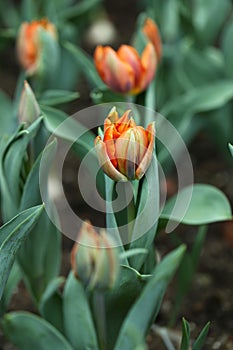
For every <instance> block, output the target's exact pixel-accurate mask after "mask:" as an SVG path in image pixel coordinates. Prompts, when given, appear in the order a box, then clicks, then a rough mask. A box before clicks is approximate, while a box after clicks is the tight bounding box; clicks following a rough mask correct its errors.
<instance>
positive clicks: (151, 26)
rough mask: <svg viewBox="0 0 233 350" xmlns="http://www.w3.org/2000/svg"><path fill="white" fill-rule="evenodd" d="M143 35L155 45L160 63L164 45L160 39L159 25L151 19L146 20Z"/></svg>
mask: <svg viewBox="0 0 233 350" xmlns="http://www.w3.org/2000/svg"><path fill="white" fill-rule="evenodd" d="M143 33H144V34H145V35H146V36H147V38H148V39H149V40H150V41H151V43H152V44H153V46H154V48H155V51H156V55H157V60H158V61H160V59H161V56H162V44H161V39H160V34H159V30H158V27H157V25H156V24H155V22H154V21H153V20H152V19H151V18H147V19H146V20H145V23H144V26H143Z"/></svg>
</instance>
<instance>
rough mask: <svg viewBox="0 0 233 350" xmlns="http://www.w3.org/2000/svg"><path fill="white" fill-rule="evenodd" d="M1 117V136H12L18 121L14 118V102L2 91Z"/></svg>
mask: <svg viewBox="0 0 233 350" xmlns="http://www.w3.org/2000/svg"><path fill="white" fill-rule="evenodd" d="M0 115H1V116H2V118H1V128H0V136H3V135H4V134H10V133H11V132H12V131H13V130H14V127H15V124H16V120H15V118H14V116H13V105H12V102H11V100H10V98H9V97H8V96H7V95H6V94H5V93H4V92H3V91H0Z"/></svg>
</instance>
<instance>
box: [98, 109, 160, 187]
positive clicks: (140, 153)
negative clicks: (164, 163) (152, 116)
mask: <svg viewBox="0 0 233 350" xmlns="http://www.w3.org/2000/svg"><path fill="white" fill-rule="evenodd" d="M130 112H131V111H130V110H128V111H126V112H125V113H124V114H123V115H122V116H121V118H119V116H118V113H117V111H116V109H115V107H114V108H113V109H112V110H111V112H110V113H109V115H108V117H107V118H106V119H105V122H104V136H103V140H102V139H101V137H100V136H97V137H96V139H95V147H96V152H97V156H98V159H99V163H100V166H101V167H102V169H103V171H104V172H105V173H106V174H107V175H108V176H109V177H111V179H113V180H115V181H128V180H133V179H137V180H139V179H141V178H142V176H143V175H144V174H145V172H146V170H147V169H148V167H149V165H150V162H151V159H152V155H153V149H154V140H155V125H154V122H153V123H150V124H149V125H148V127H147V129H146V130H145V129H144V128H143V127H142V126H137V125H136V123H135V121H134V119H133V118H130V119H129V114H130Z"/></svg>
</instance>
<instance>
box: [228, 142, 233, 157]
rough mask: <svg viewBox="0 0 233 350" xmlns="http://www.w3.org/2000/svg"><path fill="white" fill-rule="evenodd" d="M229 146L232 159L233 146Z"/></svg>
mask: <svg viewBox="0 0 233 350" xmlns="http://www.w3.org/2000/svg"><path fill="white" fill-rule="evenodd" d="M228 146H229V150H230V152H231V155H232V157H233V145H231V144H230V143H229V144H228Z"/></svg>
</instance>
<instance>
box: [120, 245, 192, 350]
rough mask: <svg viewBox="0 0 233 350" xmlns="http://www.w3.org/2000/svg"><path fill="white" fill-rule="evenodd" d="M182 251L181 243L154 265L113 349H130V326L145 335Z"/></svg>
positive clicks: (183, 248) (183, 249) (155, 314)
mask: <svg viewBox="0 0 233 350" xmlns="http://www.w3.org/2000/svg"><path fill="white" fill-rule="evenodd" d="M184 251H185V247H184V246H183V245H182V246H180V247H179V248H178V249H176V250H175V251H173V252H171V253H170V254H168V255H167V256H166V257H165V258H164V259H163V260H162V261H161V262H160V263H159V264H158V265H157V266H156V268H155V270H154V273H153V276H152V277H151V278H150V280H149V282H148V283H147V285H146V286H145V287H144V289H143V291H142V293H141V295H140V296H139V297H138V299H137V301H136V302H135V303H134V305H133V306H132V308H131V309H130V311H129V313H128V315H127V317H126V319H125V321H124V323H123V325H122V327H121V330H120V333H119V337H118V339H117V343H116V346H115V348H114V350H131V349H132V340H131V339H130V338H129V337H128V332H129V330H130V328H131V327H132V326H133V327H134V328H135V330H137V332H138V333H140V334H141V335H142V336H144V337H145V336H146V333H147V331H148V329H149V327H150V326H151V324H152V323H153V321H154V320H155V318H156V316H157V314H158V312H159V309H160V306H161V303H162V299H163V296H164V293H165V291H166V289H167V285H168V283H169V282H170V280H171V278H172V276H173V275H174V273H175V271H176V269H177V267H178V265H179V263H180V261H181V258H182V256H183V254H184ZM142 310H143V312H142Z"/></svg>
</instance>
